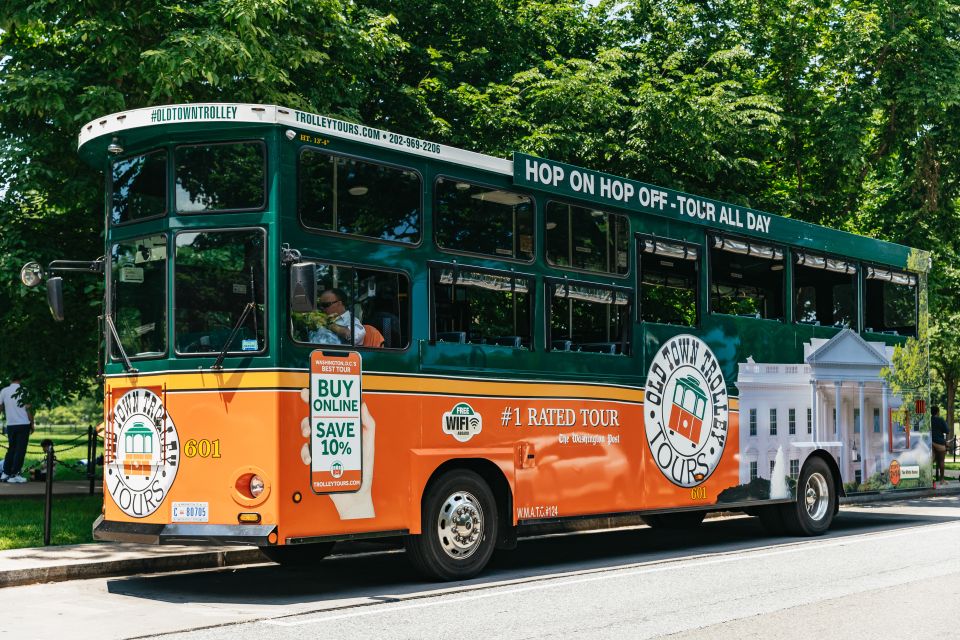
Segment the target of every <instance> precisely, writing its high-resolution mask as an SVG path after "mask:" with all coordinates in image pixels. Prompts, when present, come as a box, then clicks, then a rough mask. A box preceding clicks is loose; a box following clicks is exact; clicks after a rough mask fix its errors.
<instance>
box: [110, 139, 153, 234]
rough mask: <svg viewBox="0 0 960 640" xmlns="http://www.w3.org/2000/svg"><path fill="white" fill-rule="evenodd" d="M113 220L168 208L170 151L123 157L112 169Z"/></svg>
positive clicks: (128, 219)
mask: <svg viewBox="0 0 960 640" xmlns="http://www.w3.org/2000/svg"><path fill="white" fill-rule="evenodd" d="M110 180H111V190H110V223H111V224H123V223H124V222H132V221H134V220H143V219H146V218H153V217H156V216H162V215H164V214H165V213H166V212H167V152H166V151H162V150H161V151H154V152H153V153H147V154H145V155H142V156H135V157H133V158H124V159H123V160H117V161H116V162H114V163H113V165H112V166H111V170H110Z"/></svg>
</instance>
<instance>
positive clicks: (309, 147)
mask: <svg viewBox="0 0 960 640" xmlns="http://www.w3.org/2000/svg"><path fill="white" fill-rule="evenodd" d="M308 151H309V152H312V153H319V154H322V155H325V156H330V157H335V158H346V159H348V160H355V161H358V162H366V163H367V164H377V165H381V166H384V167H390V168H392V169H399V170H401V171H410V172H411V173H414V174H416V176H417V178H419V179H420V189H419V191H420V222H419V225H418V226H417V229H418V230H419V232H420V233H419V239H418V240H417V242H415V243H414V242H403V241H402V240H386V239H384V238H374V237H372V236H362V235H360V234H356V233H343V232H342V231H335V230H333V229H319V228H317V227H311V226H310V225H308V224H307V223H306V222H304V220H303V216H302V215H300V201H301V199H302V198H301V196H302V191H301V188H300V185H301V184H302V183H303V181H302V176H301V171H300V166H301V165H300V158H301V156H303V154H304V153H307V152H308ZM294 179H295V180H296V184H297V190H296V195H295V200H294V203H293V209H294V211H295V212H296V218H297V224H298V225H299V227H300V229H302V230H303V231H304V232H306V233H311V234H318V235H325V236H332V237H336V238H350V239H353V240H360V241H363V242H376V243H379V244H386V245H390V246H391V247H407V248H411V249H415V248H418V247H421V246H423V237H424V235H425V234H424V227H425V224H424V221H425V219H426V217H427V212H426V209H425V207H424V203H425V201H426V198H425V194H426V188H425V186H424V185H425V184H426V180H425V179H424V175H423V172H422V171H420V170H419V169H417V168H415V167H412V166H407V165H402V164H397V163H395V162H386V161H383V160H375V159H373V158H368V157H366V156H362V155H359V154H354V153H347V152H344V151H335V150H333V149H325V148H323V147H318V146H316V145H314V144H304V145H301V146H300V147H299V148H298V149H297V151H296V167H295V170H294ZM343 264H344V265H346V264H347V263H343ZM404 273H406V272H405V271H404ZM411 341H412V337H411Z"/></svg>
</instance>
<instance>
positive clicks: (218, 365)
mask: <svg viewBox="0 0 960 640" xmlns="http://www.w3.org/2000/svg"><path fill="white" fill-rule="evenodd" d="M249 288H250V302H248V303H247V306H245V307H244V308H243V312H242V313H241V314H240V318H239V319H238V320H237V324H235V325H233V331H231V332H230V337H229V338H227V341H226V342H225V343H224V345H223V349H221V350H220V355H219V356H217V361H216V362H214V363H213V366H212V367H210V368H211V369H214V370H216V371H219V370H221V369H223V359H224V358H225V357H226V356H227V349H229V348H230V345H231V344H233V339H234V338H236V337H237V332H238V331H240V328H241V327H243V321H244V320H246V319H247V316H248V315H250V312H251V311H253V310H254V309H256V308H257V294H256V291H255V289H254V280H253V267H252V266H251V267H250V287H249ZM257 333H259V330H258V328H257V314H253V335H254V336H256V335H257Z"/></svg>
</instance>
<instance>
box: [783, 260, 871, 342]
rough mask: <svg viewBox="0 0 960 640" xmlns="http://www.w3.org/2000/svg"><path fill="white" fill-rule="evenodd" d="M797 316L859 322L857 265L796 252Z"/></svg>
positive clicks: (803, 319)
mask: <svg viewBox="0 0 960 640" xmlns="http://www.w3.org/2000/svg"><path fill="white" fill-rule="evenodd" d="M793 263H794V264H793V299H794V317H795V319H796V321H797V322H802V323H805V324H814V325H822V326H833V327H845V326H850V325H851V324H853V323H854V322H855V318H856V317H857V316H856V297H857V296H856V292H857V290H856V280H855V278H856V274H857V266H856V265H855V264H854V263H852V262H847V261H845V260H840V259H839V258H830V257H827V256H823V255H817V254H814V253H809V252H807V251H795V252H794V254H793Z"/></svg>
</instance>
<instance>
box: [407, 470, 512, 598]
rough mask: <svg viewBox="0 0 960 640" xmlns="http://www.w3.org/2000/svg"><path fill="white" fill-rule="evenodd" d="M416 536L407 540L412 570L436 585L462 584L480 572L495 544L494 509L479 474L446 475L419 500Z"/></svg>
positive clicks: (491, 495)
mask: <svg viewBox="0 0 960 640" xmlns="http://www.w3.org/2000/svg"><path fill="white" fill-rule="evenodd" d="M421 511H422V515H421V529H420V530H421V533H420V535H414V536H407V539H406V540H405V546H406V549H407V554H408V555H409V557H410V560H411V562H412V563H413V566H414V567H415V568H416V569H417V571H418V572H420V573H421V574H422V575H424V576H426V577H428V578H432V579H437V580H465V579H467V578H472V577H473V576H475V575H477V574H478V573H480V572H481V571H482V570H483V568H484V567H485V566H486V565H487V562H489V561H490V557H491V556H492V555H493V547H494V543H495V542H496V539H497V527H498V522H497V505H496V500H495V499H494V497H493V492H492V491H491V490H490V487H488V486H487V483H486V482H484V480H483V478H481V477H480V476H479V475H478V474H476V473H474V472H473V471H468V470H465V469H458V470H456V471H450V472H448V473H446V474H444V475H443V476H441V477H440V478H439V479H438V480H437V481H436V482H434V483H433V484H431V485H430V487H429V488H428V489H427V492H426V494H424V496H423V505H422V509H421Z"/></svg>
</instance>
